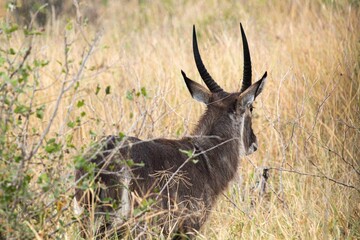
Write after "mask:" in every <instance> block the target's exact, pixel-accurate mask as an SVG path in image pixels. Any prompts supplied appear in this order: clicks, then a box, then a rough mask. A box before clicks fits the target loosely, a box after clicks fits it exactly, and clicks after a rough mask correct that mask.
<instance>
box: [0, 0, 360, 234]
mask: <svg viewBox="0 0 360 240" xmlns="http://www.w3.org/2000/svg"><path fill="white" fill-rule="evenodd" d="M0 2H1V3H2V6H1V8H2V10H1V14H2V15H1V30H0V31H1V33H0V48H1V52H0V76H1V85H0V89H1V93H0V114H1V126H0V127H1V138H0V204H1V205H0V206H1V208H0V238H1V239H34V238H36V239H49V238H58V239H64V238H66V239H79V238H80V237H79V234H78V233H79V229H81V227H82V226H81V223H80V222H81V221H78V217H77V216H75V215H74V213H73V211H72V200H73V194H74V191H73V189H74V168H75V166H76V165H79V164H82V163H81V160H79V159H80V158H78V157H76V156H78V155H79V154H81V152H82V150H83V149H85V148H86V147H87V146H89V144H90V143H91V142H94V141H96V140H97V139H99V138H100V137H101V136H103V135H108V134H114V135H119V134H120V135H132V136H137V137H140V138H143V139H149V138H155V137H166V138H180V137H181V136H184V135H188V134H190V131H191V129H192V128H193V126H194V125H195V124H196V121H197V119H198V117H199V116H200V115H201V113H202V111H203V110H204V106H202V104H200V103H198V102H196V101H195V100H193V99H192V98H191V96H190V94H189V93H188V90H187V88H186V86H185V84H184V82H183V79H182V76H181V74H180V70H181V69H183V70H184V71H185V72H186V73H187V75H188V76H189V77H191V78H193V79H194V80H196V81H197V82H201V79H200V77H199V75H198V73H197V70H196V66H195V63H194V60H193V56H192V43H191V37H192V35H191V34H192V25H193V24H195V25H196V27H197V32H198V41H199V47H200V51H201V53H202V56H203V60H204V63H205V65H206V66H207V68H208V70H209V72H210V73H211V74H212V76H213V77H214V79H215V80H217V82H218V83H219V84H220V85H221V86H222V87H223V88H224V89H225V90H229V91H232V90H233V91H235V90H237V89H239V87H240V84H241V78H242V64H243V59H242V42H241V36H240V30H239V22H241V23H242V24H243V26H244V29H245V32H246V34H247V38H248V42H249V46H250V51H251V56H252V65H253V81H254V80H257V79H258V78H259V77H261V75H262V73H263V72H264V71H266V70H267V71H268V76H269V77H268V81H267V85H266V88H265V90H264V92H263V93H262V94H261V95H260V96H259V98H258V99H257V101H256V104H255V111H254V112H255V116H254V118H255V120H254V122H253V128H254V130H255V132H256V134H257V137H258V141H259V149H258V151H257V152H256V153H254V154H253V155H251V156H249V157H245V158H243V159H242V163H241V167H240V169H239V174H238V176H239V177H238V178H237V179H236V180H235V181H234V182H233V183H232V184H230V187H229V188H228V190H227V191H226V192H225V193H224V195H222V196H220V197H219V201H218V203H217V205H216V207H215V208H214V209H213V210H212V214H211V216H210V219H209V220H208V222H207V223H206V225H205V226H204V227H203V229H202V230H201V232H200V233H199V237H198V238H199V239H359V238H360V184H359V183H360V161H359V157H360V151H359V146H360V92H359V91H360V10H359V7H360V6H359V5H360V2H359V1H355V0H349V1H345V0H344V1H329V0H315V1H310V0H305V1H298V0H294V1H280V0H279V1H275V0H274V1H261V0H255V1H216V0H214V1H171V0H168V1H165V0H164V1H88V2H86V1H82V2H80V3H79V5H78V7H77V9H76V8H74V7H73V6H72V4H71V1H70V3H69V6H67V7H69V8H72V9H76V10H77V11H75V10H73V11H72V13H69V14H65V13H67V12H69V11H68V10H63V12H62V13H61V14H58V16H55V15H54V14H52V15H51V17H48V19H47V21H46V23H45V24H44V23H39V22H36V21H32V22H31V23H30V24H29V22H28V23H27V24H28V27H27V29H26V30H25V31H24V28H23V25H24V24H25V23H24V21H21V20H18V21H16V19H15V18H14V16H13V15H14V14H13V13H12V12H11V11H10V8H12V6H11V5H7V6H8V9H6V8H5V2H6V1H0ZM91 4H93V5H91ZM89 5H90V6H89ZM39 6H41V4H40V5H39ZM44 7H45V9H46V6H44ZM47 7H49V6H47ZM50 7H51V6H50ZM54 9H55V8H53V9H52V10H54ZM84 9H85V10H86V11H85V10H84ZM89 9H90V10H89ZM42 11H46V10H41V11H40V12H42ZM54 11H55V10H54ZM35 15H36V11H34V10H33V16H35ZM49 16H50V15H49ZM15 22H17V23H15ZM30 46H31V48H30ZM264 168H266V169H268V171H267V173H268V174H269V175H268V179H267V182H266V191H265V192H263V191H261V189H262V188H261V184H262V183H264V178H262V177H261V175H262V173H263V172H264V171H263V169H264ZM155 238H156V237H155Z"/></svg>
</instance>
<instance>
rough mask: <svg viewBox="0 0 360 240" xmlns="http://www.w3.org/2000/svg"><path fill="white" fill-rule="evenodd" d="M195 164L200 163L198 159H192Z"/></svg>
mask: <svg viewBox="0 0 360 240" xmlns="http://www.w3.org/2000/svg"><path fill="white" fill-rule="evenodd" d="M191 161H192V162H193V163H194V164H197V163H198V162H199V160H197V159H192V160H191Z"/></svg>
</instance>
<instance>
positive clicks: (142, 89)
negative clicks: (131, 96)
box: [141, 87, 147, 97]
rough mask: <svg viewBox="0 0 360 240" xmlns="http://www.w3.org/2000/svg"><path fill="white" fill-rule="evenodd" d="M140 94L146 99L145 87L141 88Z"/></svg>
mask: <svg viewBox="0 0 360 240" xmlns="http://www.w3.org/2000/svg"><path fill="white" fill-rule="evenodd" d="M141 94H142V95H143V96H144V97H147V92H146V88H145V87H142V88H141Z"/></svg>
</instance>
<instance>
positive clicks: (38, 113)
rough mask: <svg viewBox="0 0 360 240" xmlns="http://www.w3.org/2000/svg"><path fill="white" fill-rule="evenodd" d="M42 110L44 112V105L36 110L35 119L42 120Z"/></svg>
mask: <svg viewBox="0 0 360 240" xmlns="http://www.w3.org/2000/svg"><path fill="white" fill-rule="evenodd" d="M44 110H45V105H42V106H41V107H39V108H37V109H36V117H37V118H39V119H43V118H44Z"/></svg>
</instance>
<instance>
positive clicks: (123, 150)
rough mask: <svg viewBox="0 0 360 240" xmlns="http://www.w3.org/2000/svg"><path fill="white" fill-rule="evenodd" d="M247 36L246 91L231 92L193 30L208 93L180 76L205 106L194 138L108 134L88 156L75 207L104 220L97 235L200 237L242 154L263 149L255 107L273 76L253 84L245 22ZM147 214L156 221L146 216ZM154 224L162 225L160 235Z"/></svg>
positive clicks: (196, 55)
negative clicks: (89, 183) (210, 67)
mask: <svg viewBox="0 0 360 240" xmlns="http://www.w3.org/2000/svg"><path fill="white" fill-rule="evenodd" d="M240 30H241V36H242V42H243V52H244V72H243V81H242V87H241V89H240V91H237V92H234V93H228V92H225V91H224V90H223V89H222V88H221V87H220V86H219V85H218V84H217V83H216V82H215V81H214V79H213V78H212V77H211V76H210V74H209V73H208V71H207V70H206V68H205V66H204V64H203V61H202V59H201V56H200V52H199V49H198V44H197V39H196V32H195V26H194V27H193V53H194V58H195V63H196V66H197V69H198V71H199V73H200V75H201V78H202V79H203V81H204V83H205V84H206V86H207V88H205V87H204V86H202V85H200V84H198V83H196V82H194V81H193V80H191V79H189V78H188V77H187V76H186V74H185V73H184V72H183V71H181V73H182V76H183V78H184V80H185V83H186V86H187V88H188V90H189V92H190V94H191V96H192V97H193V98H194V99H196V100H197V101H200V102H202V103H204V104H205V105H206V111H205V113H204V114H203V115H202V116H201V118H200V120H199V122H198V124H197V126H196V127H195V129H194V130H193V132H192V134H191V135H190V136H187V137H183V138H182V139H179V140H172V139H163V138H160V139H152V140H140V139H138V138H136V137H119V136H108V137H105V138H104V139H103V140H101V141H99V142H98V143H97V144H95V145H94V146H93V147H92V148H91V149H90V150H89V151H88V152H87V153H86V154H85V155H84V156H85V157H84V158H83V159H85V160H86V161H88V162H90V163H91V164H88V162H86V163H85V164H83V165H81V166H79V167H78V169H77V171H76V180H77V182H78V188H77V191H76V201H75V202H76V203H80V206H81V207H82V208H87V209H90V210H89V212H88V214H89V215H88V217H89V218H91V216H93V217H94V216H95V217H94V218H95V219H96V218H98V219H99V218H100V217H99V216H103V220H102V225H101V227H99V228H98V229H99V230H98V232H97V234H102V235H101V236H102V237H103V236H104V234H107V233H118V234H130V235H132V236H133V235H134V234H137V235H141V234H145V235H141V236H142V237H144V238H147V237H149V238H154V236H156V234H161V235H163V236H166V237H167V238H169V237H170V238H181V237H184V236H186V237H188V238H193V237H194V236H195V234H196V233H197V232H198V231H199V229H200V228H201V226H202V225H203V224H204V222H205V220H206V219H207V217H208V215H209V210H210V209H211V208H212V206H213V205H214V202H215V201H216V199H217V197H218V196H219V195H220V194H221V193H222V192H223V191H224V190H225V188H226V187H227V185H228V184H229V182H230V181H231V180H232V179H233V178H234V176H235V174H236V171H237V169H238V166H239V162H240V158H241V156H245V155H249V154H251V153H253V152H255V151H256V150H257V147H258V144H257V139H256V136H255V135H254V132H253V130H252V127H251V117H252V111H253V107H252V104H253V102H254V100H255V98H256V97H257V96H258V95H259V94H260V93H261V91H262V90H263V88H264V84H265V81H266V76H267V73H266V72H265V74H264V75H263V77H262V78H261V79H260V80H259V81H257V82H256V83H254V84H251V75H252V72H251V59H250V52H249V47H248V43H247V39H246V36H245V33H244V30H243V28H242V25H241V24H240ZM89 176H92V178H90V180H91V179H92V180H94V181H93V183H95V185H93V186H95V187H92V188H90V189H87V190H86V189H85V187H84V182H85V180H86V179H89ZM94 212H95V213H94ZM148 212H152V215H147V217H144V216H145V215H146V213H148ZM149 219H151V220H149ZM130 222H131V224H132V225H131V224H130ZM150 223H151V224H153V225H156V226H157V227H158V228H157V229H158V230H157V232H156V231H155V230H153V228H150V226H152V225H151V224H150ZM128 226H132V229H129V227H128ZM134 229H135V230H134ZM147 234H150V235H147Z"/></svg>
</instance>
